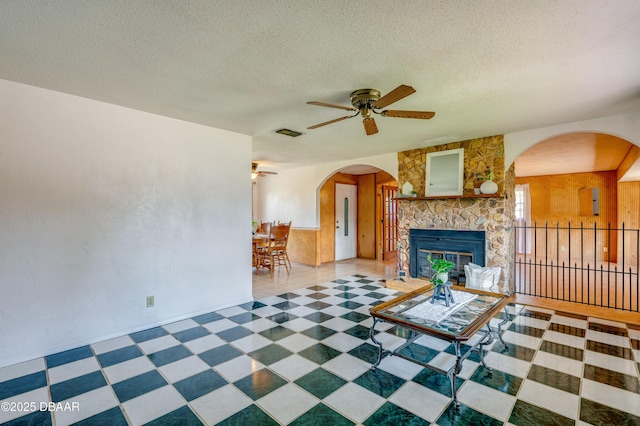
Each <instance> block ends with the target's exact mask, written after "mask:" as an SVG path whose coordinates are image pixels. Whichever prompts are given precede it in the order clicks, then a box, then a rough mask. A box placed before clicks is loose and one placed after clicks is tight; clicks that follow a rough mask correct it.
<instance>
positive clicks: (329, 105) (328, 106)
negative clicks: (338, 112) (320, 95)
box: [307, 101, 357, 111]
mask: <svg viewBox="0 0 640 426" xmlns="http://www.w3.org/2000/svg"><path fill="white" fill-rule="evenodd" d="M307 104H308V105H316V106H323V107H327V108H339V109H343V110H345V111H357V109H355V108H354V107H348V106H343V105H334V104H328V103H326V102H318V101H311V102H307Z"/></svg>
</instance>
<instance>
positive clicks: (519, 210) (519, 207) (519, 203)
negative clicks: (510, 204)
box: [516, 185, 524, 220]
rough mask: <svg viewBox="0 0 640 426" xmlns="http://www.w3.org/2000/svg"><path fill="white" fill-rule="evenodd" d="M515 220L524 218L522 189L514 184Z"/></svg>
mask: <svg viewBox="0 0 640 426" xmlns="http://www.w3.org/2000/svg"><path fill="white" fill-rule="evenodd" d="M516 220H524V190H523V188H522V187H521V186H520V185H517V186H516Z"/></svg>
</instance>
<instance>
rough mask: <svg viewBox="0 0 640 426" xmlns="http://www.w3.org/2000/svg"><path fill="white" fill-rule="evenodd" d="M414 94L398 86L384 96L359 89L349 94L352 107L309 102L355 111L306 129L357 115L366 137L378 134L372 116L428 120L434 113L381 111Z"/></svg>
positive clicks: (314, 103) (408, 89) (370, 90)
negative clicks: (360, 118)
mask: <svg viewBox="0 0 640 426" xmlns="http://www.w3.org/2000/svg"><path fill="white" fill-rule="evenodd" d="M412 93H415V89H414V88H413V87H411V86H405V85H400V86H398V87H396V88H395V89H393V90H392V91H391V92H389V93H387V94H386V95H384V96H382V97H381V96H380V91H379V90H376V89H359V90H356V91H354V92H352V93H351V105H353V106H342V105H334V104H329V103H326V102H318V101H311V102H307V104H309V105H317V106H323V107H329V108H339V109H344V110H346V111H355V112H356V113H355V114H353V115H347V116H345V117H340V118H336V119H334V120H329V121H325V122H324V123H320V124H316V125H315V126H311V127H307V129H309V130H311V129H317V128H318V127H322V126H326V125H327V124H333V123H337V122H338V121H342V120H346V119H348V118H353V117H355V116H357V115H361V116H362V124H363V125H364V131H365V133H366V134H367V136H370V135H374V134H376V133H378V126H377V125H376V121H375V120H374V119H373V116H372V115H371V113H373V114H379V115H381V116H383V117H399V118H418V119H421V120H428V119H430V118H431V117H433V116H434V115H436V113H435V112H427V111H404V110H394V109H389V110H382V111H379V109H382V108H384V107H386V106H388V105H391V104H392V103H394V102H397V101H399V100H400V99H403V98H406V97H407V96H409V95H411V94H412Z"/></svg>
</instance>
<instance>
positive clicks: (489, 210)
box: [398, 136, 515, 292]
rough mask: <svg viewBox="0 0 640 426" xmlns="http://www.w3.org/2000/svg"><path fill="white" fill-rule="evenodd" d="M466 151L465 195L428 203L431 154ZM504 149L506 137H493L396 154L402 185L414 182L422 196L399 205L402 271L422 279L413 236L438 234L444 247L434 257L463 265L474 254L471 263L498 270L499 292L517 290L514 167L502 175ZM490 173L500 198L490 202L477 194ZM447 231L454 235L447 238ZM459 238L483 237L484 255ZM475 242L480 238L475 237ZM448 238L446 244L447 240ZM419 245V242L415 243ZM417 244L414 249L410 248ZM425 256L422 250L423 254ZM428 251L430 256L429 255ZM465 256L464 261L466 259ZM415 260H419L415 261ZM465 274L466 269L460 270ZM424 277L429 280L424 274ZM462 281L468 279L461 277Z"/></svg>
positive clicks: (432, 199)
mask: <svg viewBox="0 0 640 426" xmlns="http://www.w3.org/2000/svg"><path fill="white" fill-rule="evenodd" d="M456 148H464V150H465V158H464V193H463V195H461V196H443V197H425V196H424V185H425V168H426V154H427V152H435V151H441V150H448V149H456ZM503 153H504V144H503V138H502V136H492V137H486V138H481V139H474V140H469V141H462V142H456V143H450V144H446V145H440V146H436V147H427V148H422V149H416V150H411V151H404V152H400V153H398V167H399V169H398V182H399V183H400V185H402V184H403V183H404V182H407V181H408V182H411V184H412V185H413V187H414V189H415V190H416V191H417V192H418V197H415V198H399V199H398V259H399V267H400V268H401V270H402V271H404V272H405V273H406V274H407V275H410V276H412V277H419V276H420V275H419V270H418V269H416V268H417V267H416V266H414V269H413V270H412V266H411V258H412V251H414V252H415V255H414V257H415V256H419V255H420V253H422V254H423V255H424V253H425V252H424V251H423V252H420V251H419V250H420V248H416V246H415V244H416V241H412V238H411V237H412V234H415V235H418V234H420V233H421V232H420V230H427V231H437V232H435V233H433V235H435V238H441V240H440V246H438V245H436V246H435V248H433V247H431V248H428V249H429V250H432V251H435V252H438V251H440V252H449V253H451V256H458V257H459V256H460V255H462V259H461V260H460V261H461V262H462V264H463V265H464V263H465V262H466V263H469V261H471V260H470V257H469V255H467V254H465V253H471V257H472V258H473V261H472V262H473V263H475V264H478V265H481V266H499V267H500V268H501V274H500V285H499V287H500V291H503V292H510V291H513V289H514V284H513V265H514V259H513V256H514V254H513V252H514V233H513V232H514V229H513V224H514V216H515V206H514V198H515V196H514V193H515V172H514V168H513V166H511V167H510V168H509V169H508V170H506V171H505V169H504V154H503ZM489 170H490V171H492V172H493V173H494V174H495V175H496V178H495V179H494V181H495V182H496V183H497V184H498V187H499V190H498V193H497V194H495V195H491V196H486V195H478V194H475V191H474V188H477V187H478V186H479V185H480V184H481V183H482V181H481V180H479V179H478V176H481V175H482V176H483V175H485V174H486V172H487V171H489ZM449 231H454V232H453V233H451V234H449ZM457 232H460V233H462V234H461V235H463V236H465V235H466V236H469V235H471V234H464V233H465V232H479V233H481V234H483V235H484V238H483V242H482V243H478V242H475V243H474V244H476V245H477V244H481V245H483V246H484V254H483V253H482V252H481V251H478V252H475V251H474V250H475V249H474V248H473V247H471V249H469V247H461V246H459V241H457V240H455V239H454V238H451V235H455V233H457ZM475 235H476V236H478V235H480V234H475ZM443 236H447V237H448V240H447V239H443V238H444V237H443ZM414 240H415V238H414ZM412 243H413V244H412ZM422 249H423V250H424V247H423V248H422ZM427 251H428V250H427ZM465 256H466V257H465ZM416 260H417V259H416ZM462 270H464V269H462ZM423 274H428V270H424V271H423ZM462 278H463V279H464V277H462Z"/></svg>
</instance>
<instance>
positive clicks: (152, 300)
mask: <svg viewBox="0 0 640 426" xmlns="http://www.w3.org/2000/svg"><path fill="white" fill-rule="evenodd" d="M155 303H156V302H155V298H154V297H153V296H147V308H153V306H154V305H155Z"/></svg>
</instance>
